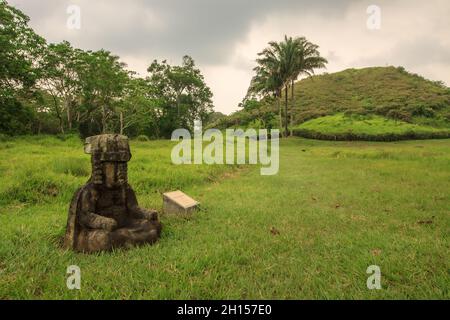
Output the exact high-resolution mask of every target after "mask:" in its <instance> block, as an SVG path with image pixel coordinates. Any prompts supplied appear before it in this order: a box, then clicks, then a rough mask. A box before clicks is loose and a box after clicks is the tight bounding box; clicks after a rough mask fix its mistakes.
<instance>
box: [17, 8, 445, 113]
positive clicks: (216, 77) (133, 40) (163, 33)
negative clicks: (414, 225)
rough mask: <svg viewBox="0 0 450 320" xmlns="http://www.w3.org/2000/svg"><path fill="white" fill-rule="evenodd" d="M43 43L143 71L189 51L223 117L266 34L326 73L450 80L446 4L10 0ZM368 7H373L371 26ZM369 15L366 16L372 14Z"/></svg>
mask: <svg viewBox="0 0 450 320" xmlns="http://www.w3.org/2000/svg"><path fill="white" fill-rule="evenodd" d="M8 2H9V3H10V4H11V5H14V6H16V7H18V8H19V9H21V10H22V11H24V12H25V13H26V14H27V15H28V16H30V18H31V22H30V24H31V26H32V27H33V28H34V29H35V31H36V32H37V33H39V34H40V35H42V36H44V37H45V38H46V39H47V40H48V41H49V42H59V41H62V40H68V41H69V42H71V43H72V44H73V45H74V46H75V47H79V48H82V49H85V50H87V49H90V50H97V49H101V48H104V49H106V50H109V51H111V52H113V53H114V54H117V55H119V56H120V57H121V60H122V61H123V62H125V63H127V64H128V68H129V69H131V70H134V71H137V72H139V73H140V74H141V75H142V76H145V74H146V69H147V67H148V65H149V64H150V62H151V61H152V60H153V59H159V60H161V59H167V60H168V61H169V62H170V63H173V64H179V63H181V57H182V56H183V55H185V54H189V55H191V56H192V57H193V58H194V60H195V61H196V63H197V65H198V66H199V68H200V69H201V70H202V72H203V74H204V76H205V79H206V82H207V84H208V85H209V86H210V88H211V89H212V91H213V94H214V105H215V108H216V110H217V111H221V112H224V113H230V112H232V111H235V110H237V104H238V103H239V102H240V101H241V100H242V98H243V97H244V95H245V93H246V91H247V87H248V85H249V82H250V79H251V77H252V69H253V67H254V66H255V63H254V60H255V58H256V54H257V52H259V51H261V50H262V49H263V48H264V47H265V46H266V44H267V42H269V41H271V40H282V38H283V37H284V35H285V34H287V35H288V36H305V37H306V38H307V39H308V40H310V41H311V42H313V43H316V44H318V45H319V46H320V52H321V53H322V55H323V56H325V57H326V58H327V59H328V60H329V64H328V67H327V70H326V71H327V72H335V71H340V70H343V69H346V68H351V67H353V68H361V67H367V66H386V65H394V66H399V65H401V66H404V67H405V68H406V69H407V70H409V71H412V72H415V73H419V74H422V75H423V76H425V77H427V78H429V79H432V80H441V81H444V82H445V83H446V84H447V85H449V84H450V1H448V0H427V1H422V0H384V1H383V0H371V1H365V0H328V1H325V0H315V1H312V0H310V1H306V0H271V1H269V0H161V1H150V0H148V1H144V0H128V1H124V0H70V1H66V0H39V1H34V0H9V1H8ZM70 5H78V6H79V8H80V10H81V28H80V29H79V30H77V29H69V28H68V27H67V20H68V18H69V16H70V15H69V14H68V13H67V8H68V7H69V6H70ZM370 5H377V6H378V7H379V8H380V9H381V20H380V21H381V24H380V28H379V29H369V28H368V26H367V20H368V19H369V18H371V14H370V13H369V14H368V13H367V8H368V7H369V6H370ZM370 21H372V20H370Z"/></svg>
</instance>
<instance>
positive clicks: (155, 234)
mask: <svg viewBox="0 0 450 320" xmlns="http://www.w3.org/2000/svg"><path fill="white" fill-rule="evenodd" d="M160 233H161V225H160V224H159V222H157V221H156V222H153V221H148V220H145V219H133V220H130V221H129V223H128V224H127V226H126V227H124V228H120V229H117V230H115V231H114V232H112V233H111V241H112V245H113V247H123V246H124V247H131V246H134V245H140V244H146V243H153V242H155V241H157V240H158V238H159V235H160Z"/></svg>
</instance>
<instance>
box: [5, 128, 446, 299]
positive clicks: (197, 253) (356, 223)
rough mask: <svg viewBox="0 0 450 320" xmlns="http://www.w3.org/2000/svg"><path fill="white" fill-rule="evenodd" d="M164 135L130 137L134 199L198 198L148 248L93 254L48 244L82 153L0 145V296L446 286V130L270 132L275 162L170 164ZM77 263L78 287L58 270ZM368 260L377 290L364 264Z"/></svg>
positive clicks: (390, 294) (305, 292)
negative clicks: (351, 134) (413, 134)
mask: <svg viewBox="0 0 450 320" xmlns="http://www.w3.org/2000/svg"><path fill="white" fill-rule="evenodd" d="M172 145H173V143H172V142H169V141H150V142H132V145H131V148H132V152H133V158H132V160H131V162H130V167H129V180H130V183H131V185H132V186H133V187H134V188H135V190H136V192H137V194H138V199H139V200H140V203H141V205H142V206H146V207H154V208H157V209H161V206H162V199H161V192H164V191H168V190H174V189H177V188H181V189H182V190H183V191H185V192H186V193H188V194H189V195H191V196H192V197H194V198H195V199H197V200H199V201H200V202H201V204H202V206H201V211H199V212H198V213H196V214H195V215H194V216H193V217H192V218H190V219H184V218H178V217H169V216H162V218H161V220H162V223H163V225H164V229H163V234H162V238H161V239H160V241H159V242H158V243H157V244H156V245H154V246H145V247H140V248H134V249H132V250H128V251H124V250H118V251H115V252H112V253H103V254H98V255H84V254H76V253H73V252H71V251H65V250H63V249H61V247H60V240H61V237H62V235H63V234H64V228H65V223H66V218H67V209H68V204H69V201H70V198H71V196H72V193H73V192H74V191H75V190H76V188H77V187H78V186H80V185H82V184H83V183H84V182H85V181H86V180H87V178H88V175H89V170H90V163H89V157H88V155H84V154H83V153H82V145H81V143H80V142H79V141H78V140H77V139H75V138H73V137H72V138H69V139H67V140H65V141H62V140H58V139H56V138H47V137H44V138H34V137H27V138H20V139H15V140H12V141H6V142H2V143H0V179H1V180H0V181H1V184H0V204H1V208H0V225H1V232H0V299H13V298H31V299H45V298H49V299H59V298H61V299H91V298H104V299H184V298H188V299H204V298H211V299H233V298H236V299H238V298H252V299H267V298H274V299H282V298H286V299H310V298H326V299H336V298H337V299H342V298H356V299H365V298H368V299H389V298H394V299H399V298H419V299H424V298H437V299H449V298H450V293H449V289H450V282H449V270H450V263H449V238H448V231H449V230H450V211H449V210H450V140H427V141H406V142H392V143H380V142H328V141H314V140H306V139H300V138H292V139H288V140H283V141H282V142H281V150H280V171H279V174H278V175H275V176H261V175H260V171H259V168H258V167H257V166H241V167H230V166H207V165H202V166H194V165H185V166H175V165H172V164H171V161H170V151H171V146H172ZM70 265H78V266H79V267H80V268H81V281H82V283H81V290H79V291H78V290H68V289H67V287H66V278H67V275H66V269H67V267H68V266H70ZM370 265H378V266H379V267H380V268H381V276H382V278H381V284H382V289H381V290H368V289H367V287H366V280H367V277H368V276H369V275H368V274H366V269H367V267H368V266H370Z"/></svg>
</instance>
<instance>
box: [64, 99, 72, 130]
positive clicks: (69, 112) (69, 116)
mask: <svg viewBox="0 0 450 320" xmlns="http://www.w3.org/2000/svg"><path fill="white" fill-rule="evenodd" d="M65 104H66V112H67V124H68V126H69V131H71V130H72V115H71V110H70V101H68V100H67V99H66V100H65Z"/></svg>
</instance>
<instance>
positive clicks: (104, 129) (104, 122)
mask: <svg viewBox="0 0 450 320" xmlns="http://www.w3.org/2000/svg"><path fill="white" fill-rule="evenodd" d="M102 133H106V108H105V106H102Z"/></svg>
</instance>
